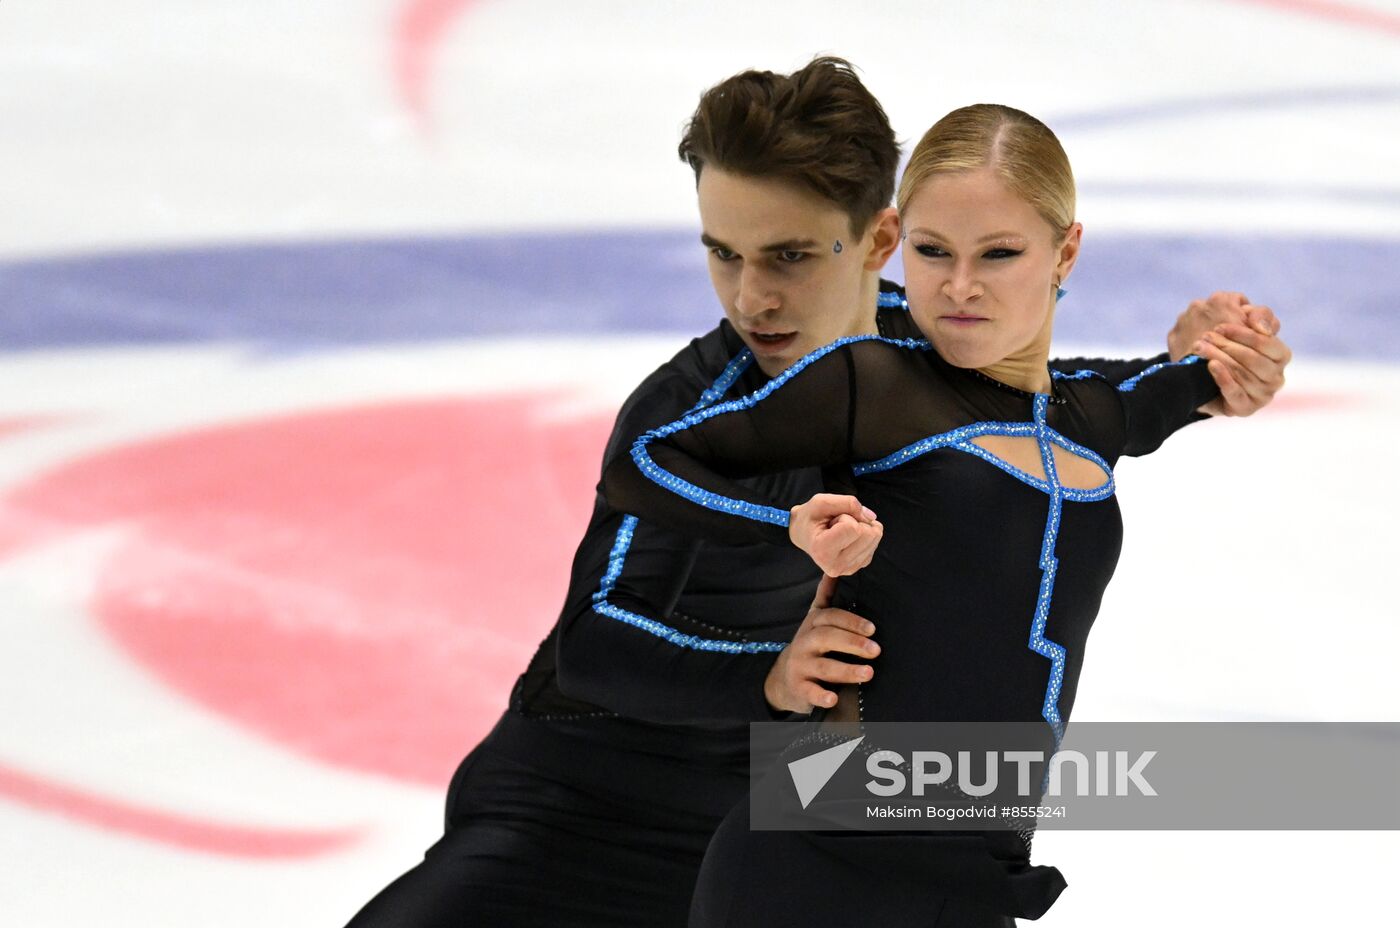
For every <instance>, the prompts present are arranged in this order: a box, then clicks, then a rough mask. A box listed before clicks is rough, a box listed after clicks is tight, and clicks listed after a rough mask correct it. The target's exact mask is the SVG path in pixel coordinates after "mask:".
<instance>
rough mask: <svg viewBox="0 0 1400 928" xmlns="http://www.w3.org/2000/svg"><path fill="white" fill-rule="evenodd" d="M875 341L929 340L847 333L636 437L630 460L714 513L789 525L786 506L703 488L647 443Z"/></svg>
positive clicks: (920, 343) (923, 345) (917, 344)
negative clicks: (741, 392) (754, 384)
mask: <svg viewBox="0 0 1400 928" xmlns="http://www.w3.org/2000/svg"><path fill="white" fill-rule="evenodd" d="M867 341H878V342H884V343H885V344H887V345H894V346H896V347H898V348H908V349H910V350H911V351H927V350H929V347H930V346H929V343H928V342H927V341H926V340H924V339H916V338H886V337H884V336H881V335H848V336H846V337H845V338H838V339H837V340H836V341H834V342H832V343H831V344H829V345H824V346H823V347H821V348H818V349H817V350H816V351H813V352H811V353H810V354H807V355H805V356H803V357H802V358H801V359H800V360H798V361H797V362H796V363H795V364H793V365H792V367H789V368H788V369H787V370H785V371H783V372H782V373H781V374H779V375H778V376H777V377H774V378H773V379H772V380H770V381H769V382H768V383H766V384H764V385H763V387H762V388H760V389H758V390H755V391H754V392H753V393H750V394H749V395H747V396H743V397H740V398H739V399H736V400H730V401H729V402H727V403H720V404H719V405H717V406H710V407H708V408H706V409H703V410H697V411H695V412H692V413H690V414H688V415H686V416H684V417H682V418H680V419H677V420H676V421H675V422H671V423H669V424H667V425H663V426H661V427H659V428H655V429H652V430H651V431H649V432H646V433H645V434H643V435H642V436H641V437H639V438H638V439H637V440H636V441H635V442H633V444H632V460H633V461H635V462H636V464H637V468H638V469H639V470H640V471H641V472H642V473H643V474H645V475H646V476H647V477H649V478H650V479H651V480H653V481H654V482H656V483H658V484H660V485H661V486H663V487H665V488H666V489H668V490H670V491H671V492H672V493H675V494H676V495H677V496H682V497H684V498H685V499H688V500H690V501H691V502H692V503H695V504H696V505H698V506H703V507H705V508H706V509H710V510H713V511H715V512H723V513H726V514H728V515H735V516H742V517H743V518H746V519H752V520H754V521H755V522H766V523H768V524H770V525H780V526H783V527H786V526H787V524H788V512H787V510H786V509H777V508H774V507H773V506H764V505H761V504H759V503H751V502H748V501H747V500H741V499H732V498H730V497H728V496H724V495H721V494H719V493H713V492H711V491H709V490H706V489H704V488H702V487H697V486H696V485H695V484H693V483H690V482H689V481H687V480H683V479H682V478H680V477H678V476H676V475H675V474H673V473H671V472H670V471H668V470H666V469H665V468H664V467H662V466H661V465H659V464H657V463H656V462H655V461H654V460H652V457H651V454H650V453H648V452H647V448H646V446H647V445H649V444H651V443H652V442H653V441H655V440H656V439H658V438H665V437H666V436H668V435H674V434H675V433H676V432H681V431H684V430H685V429H688V428H692V427H694V426H696V425H699V424H700V423H701V422H704V421H705V420H706V419H709V418H712V417H713V416H722V415H725V414H726V413H731V412H739V411H741V410H745V409H752V408H753V407H754V406H756V405H758V404H759V403H761V402H763V400H765V399H767V398H768V397H769V396H770V395H772V393H773V391H775V390H778V389H781V388H782V386H783V385H784V384H786V383H787V382H788V381H790V380H792V378H794V377H796V376H797V375H798V374H800V373H802V371H803V370H805V369H806V368H807V367H808V366H810V365H811V364H813V363H814V362H816V361H818V360H820V359H821V358H823V357H825V356H826V355H828V354H830V353H831V352H833V351H835V350H836V349H838V348H841V347H843V346H845V345H850V344H853V343H855V342H867Z"/></svg>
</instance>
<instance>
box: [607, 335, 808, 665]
mask: <svg viewBox="0 0 1400 928" xmlns="http://www.w3.org/2000/svg"><path fill="white" fill-rule="evenodd" d="M751 363H753V352H751V351H749V350H748V349H747V348H745V349H744V350H743V351H741V352H739V353H738V354H736V355H735V356H734V358H733V360H731V361H730V362H729V363H728V364H727V365H725V368H724V371H723V372H722V373H721V374H720V375H719V377H718V378H717V379H716V380H715V382H714V383H713V384H711V385H710V387H709V389H707V390H705V392H703V393H701V394H700V399H699V401H698V402H696V404H695V405H694V406H692V407H691V408H690V412H695V411H696V410H699V409H703V408H705V407H706V406H709V405H710V404H711V403H713V402H715V401H716V400H718V399H719V398H720V397H722V396H724V394H725V392H726V391H727V390H728V389H729V388H730V387H731V386H733V385H734V382H735V381H736V380H738V379H739V377H740V376H741V375H742V374H743V373H744V371H746V370H748V367H749V365H750V364H751ZM638 522H639V520H638V519H637V517H636V516H623V518H622V525H621V526H619V528H618V530H617V535H616V536H614V538H613V546H612V551H611V552H609V554H608V571H607V573H605V574H604V575H603V582H602V583H601V584H600V585H599V587H598V591H597V592H596V593H594V594H593V611H594V612H596V613H598V614H599V615H601V616H604V617H605V618H609V619H616V620H617V621H619V622H625V623H626V624H628V625H631V626H634V627H636V628H639V629H641V630H642V631H644V632H649V633H650V634H653V635H655V636H656V637H658V638H660V639H662V640H663V641H668V642H670V643H671V644H673V645H675V646H676V647H680V648H693V649H695V650H697V651H716V652H721V653H725V654H762V653H772V652H775V651H781V650H782V649H783V648H785V647H787V642H786V641H727V640H725V639H723V638H702V637H700V636H699V635H687V634H685V633H683V632H681V631H680V630H679V629H675V628H672V627H671V626H669V625H667V624H666V623H664V622H658V621H657V620H656V619H649V618H647V617H646V616H644V615H638V614H637V613H635V612H631V611H629V610H627V609H623V608H621V607H620V606H615V605H613V604H612V603H610V602H608V596H609V595H610V594H611V593H612V591H613V588H614V587H615V586H617V579H618V577H621V576H622V568H623V567H624V566H625V565H626V562H627V550H628V549H629V548H630V547H631V546H632V536H633V534H634V533H635V532H636V530H637V524H638Z"/></svg>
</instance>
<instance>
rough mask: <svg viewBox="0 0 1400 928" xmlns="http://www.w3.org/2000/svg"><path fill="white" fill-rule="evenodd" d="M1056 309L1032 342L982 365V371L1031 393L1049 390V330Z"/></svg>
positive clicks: (1047, 317) (980, 369)
mask: <svg viewBox="0 0 1400 928" xmlns="http://www.w3.org/2000/svg"><path fill="white" fill-rule="evenodd" d="M1054 316H1055V314H1054V311H1053V310H1052V311H1051V312H1050V313H1049V314H1048V315H1047V316H1046V317H1045V325H1044V326H1043V327H1042V328H1041V330H1040V332H1039V333H1037V334H1036V336H1035V338H1034V339H1032V340H1031V343H1030V344H1029V345H1027V346H1026V347H1024V348H1022V349H1021V350H1019V351H1016V352H1014V353H1012V354H1010V355H1007V356H1006V357H1004V358H1002V359H1001V360H1000V361H996V362H993V363H992V364H988V365H987V366H986V367H979V368H978V369H977V370H979V371H980V372H981V373H983V374H986V375H987V376H988V377H991V378H992V379H993V380H1000V381H1001V382H1002V383H1004V384H1009V385H1011V386H1013V387H1015V388H1017V389H1018V390H1025V391H1026V392H1028V393H1049V392H1050V330H1051V328H1052V326H1053V324H1054Z"/></svg>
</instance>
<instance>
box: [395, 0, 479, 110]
mask: <svg viewBox="0 0 1400 928" xmlns="http://www.w3.org/2000/svg"><path fill="white" fill-rule="evenodd" d="M473 2H474V0H408V3H407V4H406V5H405V6H404V7H403V8H402V9H400V10H399V14H398V17H397V20H396V21H395V23H394V50H393V54H394V83H395V84H396V85H397V86H398V91H399V99H400V100H401V101H402V102H403V105H404V106H405V107H407V108H408V111H409V112H410V113H412V114H413V116H414V118H415V119H416V120H417V121H418V125H419V127H420V128H421V129H424V130H427V129H428V128H429V124H430V121H431V120H430V118H429V116H428V79H429V76H430V75H429V73H428V72H429V70H430V68H431V67H432V56H433V52H434V51H436V49H437V46H438V44H439V43H440V42H441V41H442V38H443V36H445V35H446V34H447V29H448V27H449V26H451V25H452V23H453V22H454V21H455V20H456V19H457V18H458V17H460V16H461V15H462V14H463V13H465V12H466V9H467V7H469V6H471V4H472V3H473Z"/></svg>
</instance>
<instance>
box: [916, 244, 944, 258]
mask: <svg viewBox="0 0 1400 928" xmlns="http://www.w3.org/2000/svg"><path fill="white" fill-rule="evenodd" d="M914 250H915V251H917V252H918V253H919V254H921V255H923V256H924V257H925V258H945V257H947V256H948V252H946V251H944V250H943V249H942V248H939V247H938V246H937V245H915V246H914Z"/></svg>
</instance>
